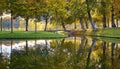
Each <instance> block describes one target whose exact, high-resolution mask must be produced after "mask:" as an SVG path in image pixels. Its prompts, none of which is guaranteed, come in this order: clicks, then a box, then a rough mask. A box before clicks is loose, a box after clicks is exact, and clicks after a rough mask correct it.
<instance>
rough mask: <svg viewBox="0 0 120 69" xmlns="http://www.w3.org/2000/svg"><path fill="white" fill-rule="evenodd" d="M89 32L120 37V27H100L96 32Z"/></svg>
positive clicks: (96, 34)
mask: <svg viewBox="0 0 120 69" xmlns="http://www.w3.org/2000/svg"><path fill="white" fill-rule="evenodd" d="M89 34H90V35H95V36H104V37H120V28H106V29H99V30H98V31H96V32H90V33H89Z"/></svg>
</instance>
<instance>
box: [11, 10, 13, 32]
mask: <svg viewBox="0 0 120 69" xmlns="http://www.w3.org/2000/svg"><path fill="white" fill-rule="evenodd" d="M11 33H13V16H12V11H11Z"/></svg>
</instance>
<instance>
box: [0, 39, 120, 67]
mask: <svg viewBox="0 0 120 69" xmlns="http://www.w3.org/2000/svg"><path fill="white" fill-rule="evenodd" d="M109 40H110V39H109ZM111 40H113V39H111ZM113 41H114V40H113ZM0 69H120V43H119V41H118V42H117V43H115V42H110V41H107V42H106V41H102V40H98V39H96V38H90V37H70V38H65V39H54V40H52V39H51V40H50V39H49V40H1V41H0Z"/></svg>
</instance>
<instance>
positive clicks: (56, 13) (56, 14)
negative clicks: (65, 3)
mask: <svg viewBox="0 0 120 69" xmlns="http://www.w3.org/2000/svg"><path fill="white" fill-rule="evenodd" d="M55 16H56V33H57V31H58V12H57V10H55Z"/></svg>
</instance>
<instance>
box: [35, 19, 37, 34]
mask: <svg viewBox="0 0 120 69" xmlns="http://www.w3.org/2000/svg"><path fill="white" fill-rule="evenodd" d="M35 33H37V23H36V21H35Z"/></svg>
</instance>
